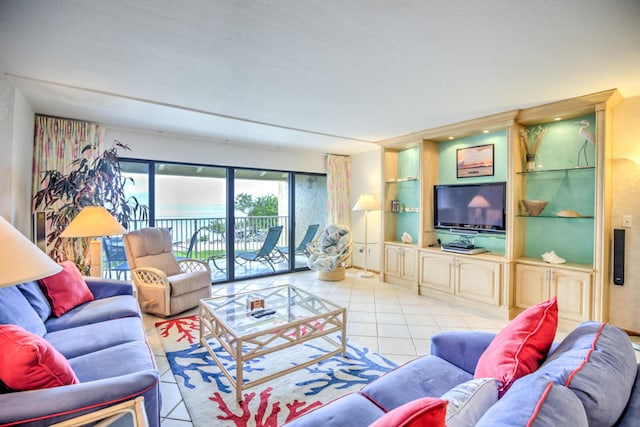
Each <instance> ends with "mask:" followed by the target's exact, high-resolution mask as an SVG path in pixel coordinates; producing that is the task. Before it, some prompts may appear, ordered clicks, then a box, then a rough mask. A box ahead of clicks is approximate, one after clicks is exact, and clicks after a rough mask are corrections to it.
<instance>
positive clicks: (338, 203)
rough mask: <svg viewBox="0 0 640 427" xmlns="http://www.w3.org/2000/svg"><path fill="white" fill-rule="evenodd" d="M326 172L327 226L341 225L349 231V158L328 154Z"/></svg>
mask: <svg viewBox="0 0 640 427" xmlns="http://www.w3.org/2000/svg"><path fill="white" fill-rule="evenodd" d="M327 171H328V173H327V211H328V212H327V224H342V225H345V226H347V227H349V229H351V199H350V198H349V180H350V178H351V158H350V157H346V156H335V155H332V154H330V155H329V156H328V157H327Z"/></svg>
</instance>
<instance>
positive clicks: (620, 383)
mask: <svg viewBox="0 0 640 427" xmlns="http://www.w3.org/2000/svg"><path fill="white" fill-rule="evenodd" d="M495 336H496V335H495V334H492V333H485V332H469V331H464V332H463V331H448V332H442V333H440V334H438V335H435V336H433V337H432V340H431V354H430V355H428V356H423V357H420V358H418V359H416V360H414V361H412V362H410V363H408V364H406V365H404V366H402V367H400V368H398V369H396V370H394V371H391V372H389V373H387V374H386V375H384V376H382V377H381V378H379V379H378V380H376V381H374V382H373V383H371V384H369V385H367V386H365V387H364V388H362V389H361V390H360V392H358V393H353V394H350V395H347V396H345V397H342V398H340V399H337V400H335V401H333V402H330V403H329V404H327V405H325V406H322V407H320V408H318V409H316V410H314V411H311V412H309V413H307V414H305V415H303V416H301V417H299V418H297V419H295V420H293V421H292V422H290V423H289V424H287V427H315V426H317V427H320V426H322V427H331V426H341V427H351V426H352V427H356V426H368V425H370V424H372V423H374V422H376V421H379V420H380V419H381V417H384V416H385V415H386V414H389V413H390V411H393V410H396V412H397V411H399V410H402V408H403V407H407V406H409V405H411V402H416V401H417V400H424V399H421V398H424V397H427V396H431V397H436V398H440V397H441V398H442V399H444V400H448V399H447V396H448V395H449V394H450V393H451V392H452V389H453V390H456V388H462V389H463V391H464V394H466V396H465V398H466V400H465V401H462V402H459V401H458V402H455V404H454V403H453V401H449V404H448V405H449V406H450V407H452V408H453V409H454V411H453V412H454V414H455V417H453V418H451V419H447V420H446V425H447V427H452V426H462V425H477V426H485V427H487V426H491V427H495V426H525V425H533V426H549V427H551V426H554V427H556V426H571V427H579V426H591V427H594V426H601V427H604V426H606V427H610V426H619V427H630V426H638V425H640V424H639V422H640V421H639V420H640V373H639V372H640V365H638V364H637V362H636V358H635V354H634V350H633V348H632V346H631V342H630V340H629V338H628V336H627V335H626V333H624V332H623V331H621V330H620V329H618V328H616V327H614V326H611V325H607V324H602V323H599V322H585V323H583V324H581V325H579V326H578V327H577V328H576V329H575V330H573V331H572V332H571V333H570V334H569V335H568V336H567V337H566V338H565V339H564V340H563V341H562V342H560V343H554V344H553V345H552V347H551V350H550V351H549V353H548V355H547V357H546V359H545V360H544V361H543V363H542V364H541V366H540V367H539V368H538V369H537V370H535V371H534V372H533V373H530V374H528V375H525V376H522V377H520V378H519V379H517V380H515V382H513V385H512V386H511V388H509V389H508V390H507V391H506V393H504V395H503V396H502V397H500V398H499V399H498V393H497V390H496V389H495V388H494V389H493V391H492V395H491V396H490V398H487V394H486V393H480V392H479V391H478V390H479V389H478V388H477V387H476V388H475V389H473V388H472V387H471V386H469V385H468V384H470V383H473V382H474V381H475V382H478V381H480V380H481V379H475V380H474V371H475V369H476V364H477V362H478V360H479V359H480V357H481V355H482V354H483V353H484V351H485V349H487V347H488V346H489V344H490V343H491V342H492V340H493V339H494V337H495ZM486 381H487V380H486V379H485V382H484V384H487V382H486ZM488 381H490V382H496V381H495V380H493V379H490V380H488ZM465 384H466V385H467V386H466V389H465V386H464V385H465ZM443 395H444V396H443ZM465 412H466V413H465ZM447 416H449V414H447ZM456 417H457V418H456ZM413 422H418V423H417V424H411V422H408V423H407V424H406V425H421V424H419V421H415V419H414V420H413ZM376 425H378V424H376ZM430 425H431V424H430Z"/></svg>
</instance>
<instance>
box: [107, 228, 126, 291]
mask: <svg viewBox="0 0 640 427" xmlns="http://www.w3.org/2000/svg"><path fill="white" fill-rule="evenodd" d="M102 248H103V249H104V254H105V258H106V261H107V265H106V267H107V268H106V270H107V275H108V276H109V278H110V279H111V278H112V277H111V273H112V272H115V273H116V279H118V280H120V276H121V275H122V274H124V278H125V279H126V277H127V273H128V272H129V263H128V262H127V254H126V252H125V250H124V242H123V241H122V237H120V236H111V237H105V238H103V239H102Z"/></svg>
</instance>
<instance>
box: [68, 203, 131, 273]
mask: <svg viewBox="0 0 640 427" xmlns="http://www.w3.org/2000/svg"><path fill="white" fill-rule="evenodd" d="M126 232H127V230H125V229H124V227H123V226H122V225H121V224H120V223H119V222H118V221H117V220H116V219H115V218H114V217H113V216H112V215H111V214H110V213H109V212H108V211H107V210H106V209H105V208H103V207H102V206H86V207H84V208H82V210H81V211H80V213H79V214H78V215H77V216H76V217H75V218H74V219H73V221H71V223H70V224H69V225H68V226H67V228H66V229H65V230H64V231H63V232H62V233H60V237H104V236H116V235H118V234H124V233H126ZM89 261H90V262H91V273H90V274H91V276H93V277H102V241H100V240H99V239H91V243H90V244H89Z"/></svg>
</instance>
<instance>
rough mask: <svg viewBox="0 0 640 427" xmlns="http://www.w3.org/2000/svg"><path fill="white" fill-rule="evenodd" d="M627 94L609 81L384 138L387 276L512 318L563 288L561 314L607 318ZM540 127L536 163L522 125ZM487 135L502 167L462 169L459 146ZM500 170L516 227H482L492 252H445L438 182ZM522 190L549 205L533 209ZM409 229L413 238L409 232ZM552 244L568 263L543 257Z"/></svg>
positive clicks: (567, 318)
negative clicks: (617, 146) (619, 138)
mask: <svg viewBox="0 0 640 427" xmlns="http://www.w3.org/2000/svg"><path fill="white" fill-rule="evenodd" d="M619 101H620V95H619V94H618V92H617V91H616V90H610V91H604V92H599V93H596V94H592V95H587V96H582V97H578V98H573V99H568V100H565V101H559V102H555V103H551V104H545V105H541V106H535V107H531V108H527V109H523V110H513V111H507V112H504V113H500V114H495V115H492V116H487V117H482V118H478V119H473V120H468V121H465V122H460V123H455V124H452V125H448V126H441V127H438V128H434V129H428V130H424V131H420V132H415V133H413V134H410V135H406V136H403V137H399V138H394V139H391V140H388V141H383V142H381V145H382V147H383V149H382V152H383V154H382V162H383V171H384V173H383V179H382V187H383V195H384V196H383V198H384V200H383V202H384V210H383V238H384V243H383V244H384V249H383V258H384V259H383V263H382V265H383V266H384V267H383V275H382V278H384V280H385V281H388V282H392V283H400V284H404V285H408V286H412V287H413V286H415V288H416V289H417V291H418V292H420V293H423V294H427V295H429V296H433V297H437V298H444V299H455V300H456V301H458V302H460V303H464V304H468V305H469V306H472V307H474V308H476V309H480V310H486V311H491V312H493V313H497V314H503V315H504V316H505V317H513V316H515V315H516V314H517V313H518V312H519V311H521V310H523V309H525V308H526V307H528V306H530V305H532V304H535V303H537V302H540V301H542V300H543V299H546V298H549V297H551V296H554V295H555V296H558V299H559V306H560V320H561V322H564V323H567V324H572V323H577V322H579V321H581V319H587V318H589V319H596V320H606V319H607V313H606V311H605V302H606V298H607V295H606V286H605V284H607V283H608V280H609V275H610V271H609V262H608V261H609V239H610V232H611V231H610V223H611V220H610V203H609V202H608V200H607V199H608V197H609V194H610V192H607V191H606V188H607V186H608V185H610V180H609V178H608V177H609V175H610V159H609V157H608V156H609V155H608V153H610V151H611V150H610V144H611V134H610V133H611V132H610V129H611V124H610V121H611V111H612V108H613V107H614V106H615V105H616V104H617V103H618V102H619ZM540 129H543V130H544V131H545V134H544V138H543V139H542V141H541V142H540V144H539V145H538V147H537V150H536V159H535V163H534V164H532V163H531V162H529V164H527V159H526V156H525V154H526V153H525V151H524V149H523V145H522V141H521V139H520V138H521V135H522V134H523V133H525V132H528V133H533V132H537V131H540ZM528 135H529V134H528ZM591 135H593V137H591ZM483 144H493V145H494V152H495V158H494V175H493V176H487V177H474V178H457V176H456V172H455V171H456V163H455V156H454V153H455V152H456V149H458V148H466V147H473V146H480V145H483ZM409 153H411V154H409ZM408 159H411V160H408ZM529 160H530V159H529ZM462 179H463V180H464V181H461V180H462ZM491 181H504V182H506V183H507V185H506V202H507V203H506V206H507V211H506V220H507V227H506V228H507V230H506V233H505V234H498V235H495V234H483V233H480V234H479V235H478V236H476V237H475V238H474V240H475V241H476V245H478V246H483V247H487V248H488V249H489V252H485V253H483V254H478V255H461V254H451V253H443V252H442V251H440V248H439V246H438V244H437V242H438V241H442V242H443V243H444V242H447V241H448V240H451V239H453V238H455V235H454V234H452V233H451V232H449V231H447V230H435V229H434V228H433V187H434V185H436V184H456V183H460V182H465V183H472V182H479V183H481V182H491ZM522 199H526V200H545V201H547V205H546V207H545V208H544V210H543V211H542V212H541V213H540V214H539V215H538V216H530V215H527V211H526V210H524V208H523V206H522V204H521V202H520V201H521V200H522ZM393 201H397V202H398V203H400V205H399V206H398V205H394V206H393V207H392V202H393ZM407 208H408V209H407ZM567 211H568V212H567ZM567 215H569V216H567ZM571 215H573V216H571ZM404 232H407V233H409V234H411V237H412V242H411V244H406V243H403V242H402V238H401V237H402V233H404ZM416 234H417V235H416ZM551 250H554V251H555V252H556V253H557V254H558V255H559V256H560V257H562V258H564V259H565V260H566V261H567V262H566V263H564V264H557V265H550V264H548V263H545V262H544V261H543V260H542V258H541V255H542V254H543V253H545V252H548V251H551Z"/></svg>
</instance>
